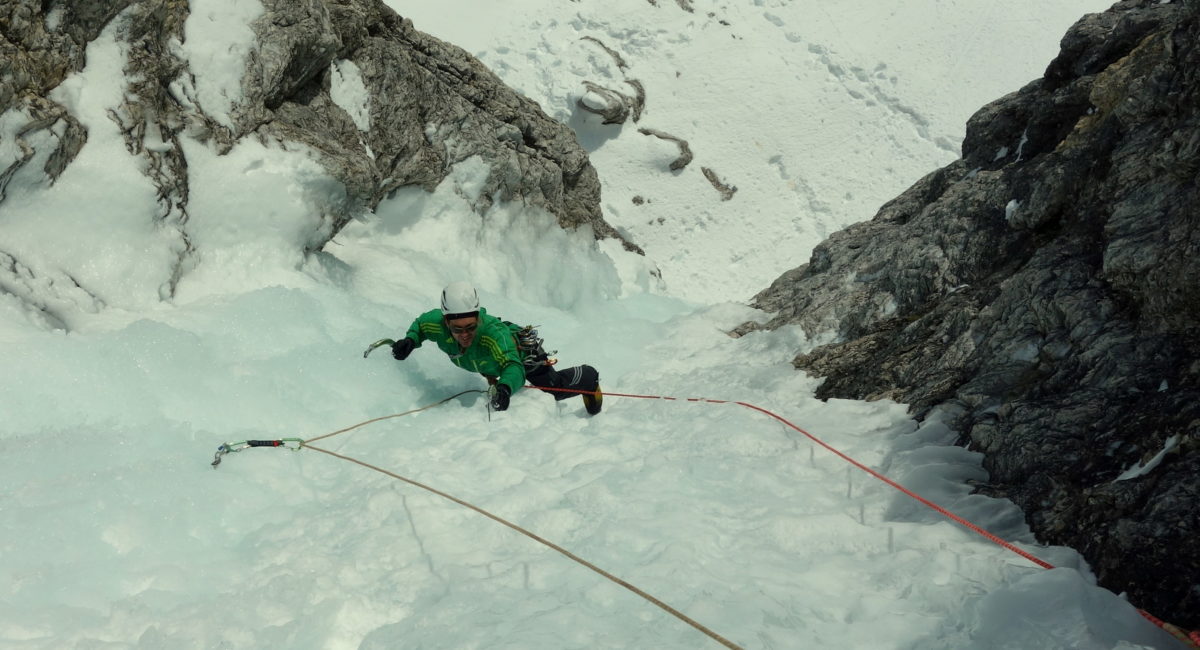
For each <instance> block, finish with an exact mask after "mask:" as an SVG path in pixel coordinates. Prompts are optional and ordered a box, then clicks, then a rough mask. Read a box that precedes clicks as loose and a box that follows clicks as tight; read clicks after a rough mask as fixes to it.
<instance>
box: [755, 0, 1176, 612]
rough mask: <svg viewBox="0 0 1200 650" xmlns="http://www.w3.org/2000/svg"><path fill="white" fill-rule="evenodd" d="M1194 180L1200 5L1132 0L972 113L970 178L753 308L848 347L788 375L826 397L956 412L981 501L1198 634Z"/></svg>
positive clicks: (927, 182) (949, 170) (948, 178)
mask: <svg viewBox="0 0 1200 650" xmlns="http://www.w3.org/2000/svg"><path fill="white" fill-rule="evenodd" d="M1198 186H1200V3H1198V2H1195V1H1194V0H1192V1H1189V2H1186V3H1178V2H1173V3H1169V4H1164V3H1161V2H1158V1H1157V0H1126V1H1124V2H1119V3H1117V4H1116V5H1114V6H1113V7H1112V8H1111V9H1110V10H1109V11H1107V12H1105V13H1102V14H1094V15H1089V16H1086V17H1085V18H1084V19H1082V20H1081V21H1080V22H1078V23H1077V24H1076V25H1075V26H1073V27H1072V28H1071V30H1070V31H1069V32H1068V33H1067V35H1066V36H1065V37H1064V39H1063V49H1062V52H1061V53H1060V55H1059V56H1058V57H1057V58H1056V59H1055V60H1054V61H1053V62H1052V63H1051V64H1050V66H1049V67H1048V68H1047V71H1046V74H1045V76H1044V77H1043V78H1042V79H1039V80H1036V81H1034V82H1032V83H1030V84H1028V85H1027V86H1026V87H1024V88H1022V89H1021V90H1020V91H1018V92H1015V93H1012V94H1010V95H1008V96H1006V97H1003V98H1001V99H999V100H997V101H996V102H994V103H992V104H990V105H988V106H986V107H984V108H983V109H981V110H980V111H979V112H978V113H976V114H975V115H974V116H973V117H972V118H971V120H970V121H969V122H968V125H967V136H966V140H965V142H964V144H963V155H962V159H961V160H959V161H957V162H955V163H953V164H951V165H949V166H947V167H945V168H943V169H940V170H938V171H935V172H933V173H932V174H929V175H928V176H926V177H925V178H923V179H921V180H920V181H919V182H917V183H916V184H915V185H914V186H913V187H912V188H910V189H909V190H907V191H906V192H904V193H903V194H902V195H901V196H899V197H897V198H896V199H894V200H893V201H891V202H889V203H888V204H886V205H884V206H883V207H882V208H881V209H880V211H879V213H878V214H877V215H876V216H875V218H874V219H873V220H871V221H869V222H865V223H860V224H857V225H854V226H852V227H850V228H848V229H846V230H844V231H842V232H839V233H835V234H834V235H833V236H831V237H830V238H829V239H828V240H827V241H826V242H824V243H822V244H821V245H820V246H818V247H817V248H816V249H815V250H814V251H813V253H812V257H811V259H810V261H809V263H808V264H806V265H804V266H800V267H798V268H796V269H793V270H792V271H789V272H787V273H785V274H784V275H783V276H781V277H780V278H779V279H778V280H776V281H775V282H774V283H773V284H772V285H771V286H770V287H769V288H768V289H766V290H764V291H763V292H761V293H760V294H759V295H758V296H756V298H755V300H754V303H755V306H757V307H759V308H762V309H764V310H767V311H770V312H774V314H775V315H774V317H773V318H772V320H770V322H768V323H767V324H765V325H764V326H765V327H778V326H781V325H784V324H788V323H798V324H800V325H801V326H803V328H804V329H805V330H807V331H809V332H810V333H814V334H815V333H820V332H828V331H831V330H832V331H836V333H837V336H838V340H837V341H836V342H834V343H832V344H829V345H826V346H823V347H819V348H817V349H815V350H813V351H811V352H810V353H808V354H803V355H800V356H798V357H797V358H796V360H795V364H796V366H797V367H798V368H802V369H805V370H807V371H809V372H811V373H813V374H815V375H819V376H822V377H824V378H825V380H824V383H823V384H822V386H821V387H820V389H819V391H818V394H819V396H821V397H843V398H854V399H875V398H890V399H894V400H897V401H899V402H903V403H907V404H910V405H911V407H912V410H913V412H914V414H915V415H916V416H917V417H922V416H924V415H925V414H927V413H928V412H929V411H930V409H932V408H933V407H935V406H937V405H940V404H949V405H955V406H958V407H960V409H961V413H962V415H961V417H960V418H959V420H958V421H957V422H956V425H957V428H958V430H959V431H960V432H961V435H962V438H961V442H962V444H965V445H969V446H970V447H971V448H973V449H977V450H979V451H982V452H984V454H985V460H984V467H985V468H986V469H987V470H988V472H989V473H990V480H989V483H988V484H987V485H986V486H982V487H981V490H982V491H983V492H985V493H988V494H993V495H998V496H1004V497H1007V498H1009V499H1012V500H1013V501H1014V502H1015V503H1017V504H1018V505H1019V506H1021V508H1022V509H1023V510H1024V511H1025V513H1026V516H1027V519H1028V521H1029V523H1030V525H1031V527H1032V529H1033V531H1034V532H1035V533H1036V534H1037V535H1038V536H1039V538H1040V539H1041V540H1043V541H1045V542H1048V543H1053V544H1065V545H1069V546H1072V547H1074V548H1076V549H1079V550H1080V551H1081V552H1082V553H1083V555H1084V556H1085V557H1086V558H1087V559H1088V561H1089V562H1090V563H1091V564H1092V566H1093V568H1094V569H1095V571H1096V574H1097V576H1098V578H1099V581H1100V583H1101V584H1102V585H1104V586H1106V587H1108V588H1110V589H1112V590H1114V591H1117V592H1127V593H1128V594H1129V598H1130V600H1131V601H1132V602H1133V603H1134V604H1136V605H1138V606H1139V607H1143V608H1145V609H1147V610H1149V611H1151V612H1154V613H1155V614H1157V615H1158V616H1160V617H1163V618H1165V619H1167V620H1171V621H1173V622H1175V623H1177V624H1181V625H1183V626H1185V627H1190V628H1196V627H1200V544H1196V543H1195V539H1196V537H1197V535H1198V534H1200V509H1198V508H1197V507H1196V504H1197V496H1198V495H1200V290H1198V289H1197V287H1200V189H1198ZM757 327H762V326H760V325H756V324H747V325H744V326H742V327H741V328H739V330H738V331H739V332H745V331H747V330H750V329H755V328H757ZM1171 441H1174V442H1171ZM1164 448H1170V449H1171V450H1170V451H1169V452H1168V453H1166V454H1165V455H1164V456H1163V458H1162V459H1161V463H1160V464H1159V465H1158V466H1156V467H1155V468H1154V469H1152V470H1149V471H1145V472H1144V473H1143V474H1140V475H1137V476H1133V477H1129V476H1130V475H1129V474H1124V472H1125V471H1126V470H1128V469H1130V468H1137V467H1139V464H1140V463H1142V462H1144V461H1147V460H1149V459H1150V458H1151V457H1153V456H1155V455H1156V454H1158V453H1159V452H1160V451H1161V450H1163V449H1164ZM1130 474H1138V472H1136V471H1134V472H1130Z"/></svg>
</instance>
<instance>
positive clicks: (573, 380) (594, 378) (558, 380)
mask: <svg viewBox="0 0 1200 650" xmlns="http://www.w3.org/2000/svg"><path fill="white" fill-rule="evenodd" d="M525 379H527V380H529V383H531V384H533V385H534V386H537V387H538V388H570V389H572V390H582V391H587V392H589V393H590V392H592V391H594V390H596V389H597V388H599V387H600V373H598V372H596V369H595V368H593V367H591V366H589V365H586V364H584V365H582V366H575V367H574V368H567V369H566V370H555V369H554V367H553V366H544V365H543V366H536V367H534V368H530V367H528V366H526V367H525ZM544 392H547V393H550V394H551V395H553V396H554V399H556V400H564V399H567V398H568V397H575V396H576V395H579V393H573V392H568V391H557V390H548V391H544Z"/></svg>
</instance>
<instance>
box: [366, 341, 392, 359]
mask: <svg viewBox="0 0 1200 650" xmlns="http://www.w3.org/2000/svg"><path fill="white" fill-rule="evenodd" d="M393 343H395V341H393V340H392V339H379V340H378V341H375V342H374V343H372V344H371V345H368V346H367V349H366V350H365V351H364V352H363V358H364V359H366V358H367V355H368V354H371V351H372V350H374V349H375V348H377V347H379V346H381V345H391V344H393Z"/></svg>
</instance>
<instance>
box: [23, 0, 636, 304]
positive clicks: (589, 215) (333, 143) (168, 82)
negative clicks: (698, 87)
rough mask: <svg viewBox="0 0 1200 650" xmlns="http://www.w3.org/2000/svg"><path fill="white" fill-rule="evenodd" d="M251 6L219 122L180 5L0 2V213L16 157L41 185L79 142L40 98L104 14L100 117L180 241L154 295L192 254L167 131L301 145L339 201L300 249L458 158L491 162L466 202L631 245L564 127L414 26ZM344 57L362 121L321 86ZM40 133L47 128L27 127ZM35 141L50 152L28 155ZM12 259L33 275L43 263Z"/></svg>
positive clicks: (346, 13)
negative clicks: (190, 55)
mask: <svg viewBox="0 0 1200 650" xmlns="http://www.w3.org/2000/svg"><path fill="white" fill-rule="evenodd" d="M262 4H263V7H264V9H265V13H264V14H263V15H262V16H261V17H259V18H258V19H257V20H255V21H254V23H253V24H252V25H251V28H252V29H253V30H254V32H255V34H256V35H257V37H258V38H257V42H256V43H255V45H254V48H253V50H252V52H251V54H250V56H249V59H248V61H247V63H246V71H245V75H244V77H243V80H242V90H243V92H244V95H245V97H244V99H243V100H242V101H241V102H240V103H239V104H237V105H236V106H234V107H233V108H232V111H231V113H230V117H229V119H228V120H224V119H220V118H219V117H218V116H215V115H212V114H209V113H207V112H206V111H205V108H204V107H203V106H202V105H201V102H200V101H199V98H198V97H197V95H196V92H195V87H196V84H195V79H196V76H197V75H203V74H204V71H203V70H192V69H190V68H189V65H188V61H187V60H186V59H183V58H181V54H180V49H179V47H178V45H177V44H178V43H180V42H183V41H184V40H185V37H186V32H185V24H186V21H187V19H188V16H189V11H190V9H189V4H188V2H187V1H186V0H122V1H112V2H90V1H84V0H53V1H51V0H0V61H2V63H0V114H5V113H9V114H10V115H14V114H16V115H20V116H21V119H22V120H23V121H24V122H25V125H24V126H22V127H19V128H18V129H17V130H16V135H15V140H16V142H15V144H16V150H18V151H20V152H21V153H20V154H19V155H18V156H17V158H16V159H15V160H11V161H10V160H0V207H2V206H3V201H4V197H5V188H6V186H7V185H8V183H9V181H10V180H11V178H12V177H13V176H14V175H15V174H16V173H17V172H18V171H19V170H21V169H22V168H23V167H25V166H26V165H30V164H34V162H35V161H41V160H46V162H45V163H44V173H45V175H46V177H47V178H48V179H49V180H50V181H52V180H53V179H55V178H57V176H58V175H59V174H60V173H61V172H62V170H63V169H64V168H65V167H66V166H67V165H69V164H70V162H71V160H72V158H73V157H74V156H75V155H76V154H77V153H78V152H79V151H80V149H81V147H83V146H84V144H85V143H86V141H87V131H86V129H85V128H84V127H83V126H82V125H81V124H80V123H79V122H78V121H77V120H76V119H75V118H74V117H72V116H71V114H70V112H69V111H68V110H67V109H66V108H64V107H63V106H61V105H59V104H58V103H56V102H54V101H53V100H51V99H50V98H49V93H50V91H51V90H53V89H54V88H55V87H56V86H58V85H59V84H60V83H61V82H62V81H63V80H64V79H65V78H66V77H67V76H68V75H70V74H71V73H73V72H76V71H79V70H82V69H83V67H84V65H85V63H86V62H85V51H86V48H87V45H88V43H89V42H90V41H92V40H94V39H95V38H96V37H97V36H98V35H99V34H100V33H101V32H102V31H103V30H104V29H105V28H106V27H108V26H109V25H110V24H113V21H117V22H116V24H115V26H116V27H117V35H118V36H117V37H118V39H120V40H122V41H124V42H125V44H126V45H127V51H128V52H129V62H128V66H127V68H126V70H125V72H126V79H127V81H128V84H129V86H128V88H127V93H126V95H127V97H128V101H127V102H126V103H125V104H124V105H123V106H121V107H119V108H118V109H116V110H113V111H112V112H111V113H110V116H111V118H112V119H113V120H114V121H115V122H117V123H118V124H119V125H120V126H121V128H122V131H123V132H124V134H125V140H126V146H127V148H128V150H129V152H130V154H131V155H134V156H139V157H142V158H143V159H144V160H145V163H146V164H145V167H146V169H147V172H146V173H147V175H148V176H149V177H150V178H151V179H152V180H153V182H154V184H155V186H156V187H158V189H159V203H160V210H159V212H160V216H161V219H162V222H163V225H164V227H168V228H173V229H175V230H177V231H178V233H179V238H180V240H181V242H182V245H181V246H179V250H180V251H182V255H181V258H180V262H179V264H178V266H177V268H176V270H175V276H176V277H175V278H172V279H169V280H167V279H164V280H165V281H166V284H167V286H168V287H171V289H169V290H168V291H167V292H166V293H168V294H169V293H170V292H171V291H172V290H173V287H174V284H175V282H177V280H178V276H179V275H180V274H181V273H185V272H186V270H187V268H188V261H187V258H188V257H189V256H190V255H191V253H192V249H191V244H190V242H189V241H188V233H187V222H188V176H187V159H186V156H185V154H184V152H183V149H182V148H181V146H180V139H181V138H193V139H196V140H200V141H202V142H208V143H210V144H212V145H213V146H215V148H216V149H217V150H218V151H220V152H227V151H229V150H230V149H231V148H232V147H233V146H234V145H235V144H236V143H237V142H239V141H240V140H242V139H244V138H258V139H260V140H263V141H275V142H284V143H289V142H291V143H302V144H304V145H306V146H307V147H309V148H311V149H312V150H313V151H316V152H318V156H319V158H320V162H321V163H322V164H323V165H324V166H325V167H326V168H327V169H328V170H329V172H330V174H331V175H332V176H333V177H334V178H336V179H337V180H338V181H340V182H341V183H342V184H343V185H344V186H345V188H346V199H345V201H344V202H342V203H341V204H338V205H329V206H323V209H324V211H325V212H326V214H325V215H324V219H325V222H326V227H324V228H322V229H320V230H319V231H318V232H317V233H316V234H314V238H313V240H312V241H310V242H309V243H308V244H307V248H308V250H310V251H311V250H317V249H320V248H321V247H322V246H324V245H325V244H326V243H327V242H328V241H329V240H330V239H332V238H333V237H334V236H335V235H336V234H337V232H338V231H339V230H340V229H341V228H342V227H343V226H344V225H345V224H346V223H348V222H349V220H350V219H352V218H353V217H354V216H356V215H359V214H362V213H363V212H364V211H369V210H371V209H373V208H374V207H375V206H376V205H377V204H378V203H379V201H380V200H382V199H383V198H384V197H386V196H387V195H388V194H389V193H390V192H392V191H394V190H395V189H397V188H400V187H404V186H411V185H417V186H420V187H423V188H425V189H429V190H431V189H432V188H434V187H435V186H436V185H437V184H438V183H439V182H440V181H441V180H442V179H443V178H445V177H446V175H447V174H448V173H449V171H450V168H451V166H452V165H454V164H455V163H457V162H460V161H462V160H465V159H467V158H470V157H472V156H480V157H481V158H482V159H483V160H484V161H485V162H486V164H487V165H488V167H489V168H490V170H491V173H490V177H489V179H488V181H487V183H486V184H485V186H484V187H483V191H482V193H481V194H480V197H479V199H478V201H477V205H476V206H475V207H476V208H477V209H478V210H479V211H481V212H482V211H484V210H486V209H487V208H488V207H489V206H490V204H491V203H492V201H494V200H497V199H498V200H500V201H522V202H524V203H526V204H529V205H534V206H540V207H543V208H545V209H546V210H547V211H549V212H550V213H552V214H554V215H555V216H556V217H557V218H558V222H559V224H560V225H561V226H563V227H565V228H577V227H579V226H582V225H585V224H586V225H589V226H591V227H592V229H593V231H594V233H595V235H596V236H597V237H598V238H604V237H615V238H618V239H620V240H621V241H622V242H624V244H625V246H626V248H627V249H630V250H638V249H637V247H636V246H634V245H633V244H632V243H630V242H628V241H626V240H625V239H624V238H623V237H621V236H620V235H619V234H618V233H617V231H616V230H615V229H614V228H612V226H610V225H609V224H608V223H606V222H605V221H604V220H603V218H602V217H601V212H600V203H599V200H600V183H599V179H598V178H597V175H596V171H595V169H594V168H593V167H592V165H591V163H590V162H589V161H588V158H587V154H586V152H585V151H584V150H583V149H582V148H581V147H580V146H579V144H578V141H577V140H576V138H575V134H574V133H573V132H572V131H571V130H570V129H569V128H568V127H566V126H565V125H562V124H560V123H558V122H555V121H553V120H552V119H550V118H549V117H548V116H547V115H545V113H543V112H542V110H541V109H540V108H539V107H538V106H537V105H536V104H535V103H534V102H532V101H530V100H528V99H526V98H524V97H521V96H520V95H518V94H517V93H516V92H514V91H513V90H511V89H509V88H508V87H506V86H505V85H504V84H503V83H502V82H501V81H500V79H499V78H498V77H496V76H495V75H494V74H492V73H491V72H490V71H489V70H488V69H486V68H485V67H484V66H483V65H482V64H480V63H479V62H478V61H477V60H476V59H475V58H474V57H472V56H470V55H469V54H467V53H466V52H464V51H463V50H461V49H459V48H457V47H455V46H453V45H450V44H447V43H444V42H442V41H439V40H437V39H435V38H432V37H430V36H428V35H426V34H423V33H421V32H419V31H417V30H416V29H414V27H413V25H412V22H411V21H409V20H406V19H404V18H402V17H400V16H398V15H396V13H395V12H393V11H392V10H391V9H389V8H388V7H386V6H385V5H384V4H383V3H382V2H378V1H377V0H263V2H262ZM347 61H349V62H353V64H354V65H355V66H357V68H358V70H359V72H360V73H361V76H362V79H363V82H364V84H365V86H366V88H367V90H368V92H369V95H370V101H369V104H370V105H369V114H370V128H369V130H366V131H362V130H360V129H359V128H358V126H357V125H356V124H355V122H354V120H353V118H352V117H351V116H350V115H349V114H347V112H346V111H345V110H343V109H342V108H341V107H339V106H338V105H337V104H336V103H335V102H334V101H333V99H332V98H331V95H330V88H331V75H332V74H333V73H334V72H333V71H334V70H335V69H336V65H337V64H342V63H345V62H347ZM39 132H47V133H53V134H54V137H36V138H35V137H32V136H33V135H35V134H37V133H39ZM46 143H54V144H53V146H54V147H55V150H54V151H52V152H44V151H43V152H39V151H37V147H38V146H42V147H47V146H50V145H48V144H46ZM0 252H3V251H0ZM639 252H640V251H639ZM8 259H10V260H11V262H12V264H13V265H21V264H23V263H22V261H21V260H15V259H13V258H12V257H11V256H9V257H8ZM4 268H7V267H4ZM13 268H16V266H14V267H13ZM22 268H24V269H25V271H26V272H28V273H32V274H33V275H34V276H37V275H39V274H41V275H47V274H50V273H52V272H54V270H52V269H32V268H30V267H27V266H25V267H22ZM0 270H2V269H0ZM7 276H11V277H10V279H12V278H15V277H16V274H15V272H14V273H11V274H6V276H5V277H7ZM14 282H15V280H14ZM2 289H3V283H0V290H2ZM10 293H14V295H16V293H17V292H13V291H10Z"/></svg>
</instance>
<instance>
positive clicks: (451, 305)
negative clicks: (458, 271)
mask: <svg viewBox="0 0 1200 650" xmlns="http://www.w3.org/2000/svg"><path fill="white" fill-rule="evenodd" d="M478 313H479V294H477V293H475V287H472V286H471V285H469V284H467V283H466V282H451V283H450V284H448V285H446V288H445V289H442V318H445V319H447V320H449V319H452V318H466V317H467V316H474V315H475V314H478Z"/></svg>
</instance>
